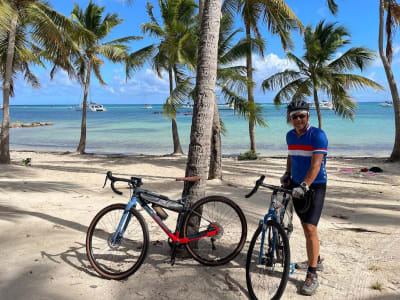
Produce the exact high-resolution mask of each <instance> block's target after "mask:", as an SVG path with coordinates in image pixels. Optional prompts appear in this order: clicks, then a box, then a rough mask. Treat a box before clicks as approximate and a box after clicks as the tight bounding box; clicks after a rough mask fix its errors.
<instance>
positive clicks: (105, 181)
mask: <svg viewBox="0 0 400 300" xmlns="http://www.w3.org/2000/svg"><path fill="white" fill-rule="evenodd" d="M107 179H108V176H107V175H106V179H105V180H104V185H103V189H104V187H105V186H106V184H107Z"/></svg>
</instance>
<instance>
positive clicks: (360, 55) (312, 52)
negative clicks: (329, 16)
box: [262, 21, 382, 128]
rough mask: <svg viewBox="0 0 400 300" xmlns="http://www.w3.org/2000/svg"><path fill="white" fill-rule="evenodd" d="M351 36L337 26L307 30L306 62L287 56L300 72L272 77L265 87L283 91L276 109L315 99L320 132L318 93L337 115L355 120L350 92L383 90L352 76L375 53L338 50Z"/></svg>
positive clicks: (276, 101)
mask: <svg viewBox="0 0 400 300" xmlns="http://www.w3.org/2000/svg"><path fill="white" fill-rule="evenodd" d="M347 37H350V34H349V33H348V32H347V30H346V29H345V28H344V27H343V26H336V23H328V24H325V23H324V21H321V22H320V23H319V24H318V25H317V26H316V28H315V29H314V30H312V28H311V26H307V28H306V30H305V33H304V48H305V49H306V52H305V54H304V55H303V57H302V59H301V58H298V57H297V56H295V55H294V54H293V53H291V52H289V53H287V57H288V59H289V60H291V61H292V62H294V63H295V64H296V66H297V68H298V70H285V71H283V72H280V73H277V74H275V75H272V76H271V77H269V78H267V79H265V80H264V81H263V83H262V88H263V90H264V91H265V90H274V89H276V88H280V89H281V90H280V91H279V92H278V93H277V94H276V96H275V97H274V103H275V105H280V104H282V102H284V101H289V100H294V99H299V98H305V97H308V96H313V99H314V103H315V107H316V109H317V115H318V124H319V128H322V118H321V111H320V107H319V100H318V91H319V90H321V91H322V92H324V93H325V94H326V95H327V96H328V97H329V98H330V99H331V100H332V104H333V107H334V109H335V111H336V112H337V113H338V114H339V115H340V116H342V117H343V118H350V119H353V117H354V110H355V108H356V107H357V105H356V103H354V102H353V101H352V100H351V96H350V95H349V94H348V90H349V89H351V88H364V87H367V86H369V87H372V88H374V89H382V86H381V85H379V84H378V83H376V82H374V81H372V80H370V79H368V78H366V77H363V76H360V75H356V74H348V73H347V72H349V71H352V70H353V69H359V70H360V71H362V70H363V69H364V67H365V66H366V65H367V63H368V62H370V61H372V60H373V59H374V57H375V53H374V52H373V51H371V50H368V49H366V48H363V47H353V48H350V49H349V50H347V51H346V52H345V53H344V54H342V55H340V56H339V57H338V58H335V57H336V56H337V55H338V50H339V49H341V48H342V47H344V46H345V45H348V44H349V43H350V40H349V39H348V38H347Z"/></svg>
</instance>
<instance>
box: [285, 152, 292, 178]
mask: <svg viewBox="0 0 400 300" xmlns="http://www.w3.org/2000/svg"><path fill="white" fill-rule="evenodd" d="M291 166H292V165H291V162H290V156H288V157H287V160H286V173H289V174H290V168H291Z"/></svg>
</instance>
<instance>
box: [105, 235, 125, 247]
mask: <svg viewBox="0 0 400 300" xmlns="http://www.w3.org/2000/svg"><path fill="white" fill-rule="evenodd" d="M114 234H115V232H113V233H111V234H110V236H109V237H108V239H107V243H108V246H109V247H110V248H111V249H117V248H118V247H119V246H120V245H121V240H122V238H121V236H120V235H119V234H118V236H117V240H116V241H115V243H113V242H112V240H113V238H114Z"/></svg>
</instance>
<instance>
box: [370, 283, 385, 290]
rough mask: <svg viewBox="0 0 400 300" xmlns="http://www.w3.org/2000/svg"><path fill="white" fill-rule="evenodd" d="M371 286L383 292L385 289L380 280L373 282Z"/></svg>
mask: <svg viewBox="0 0 400 300" xmlns="http://www.w3.org/2000/svg"><path fill="white" fill-rule="evenodd" d="M371 288H372V289H373V290H378V291H380V292H382V291H383V284H382V283H380V282H379V281H376V282H375V283H373V284H372V285H371Z"/></svg>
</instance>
